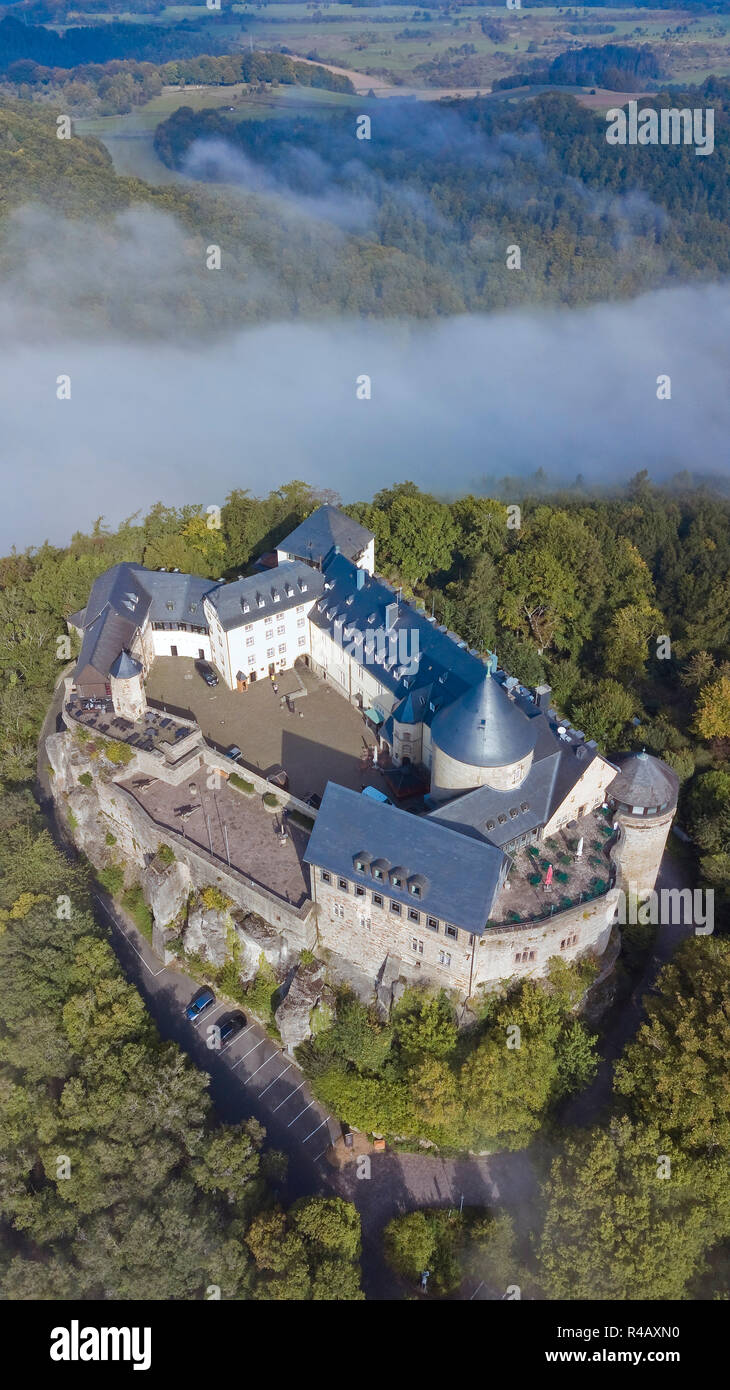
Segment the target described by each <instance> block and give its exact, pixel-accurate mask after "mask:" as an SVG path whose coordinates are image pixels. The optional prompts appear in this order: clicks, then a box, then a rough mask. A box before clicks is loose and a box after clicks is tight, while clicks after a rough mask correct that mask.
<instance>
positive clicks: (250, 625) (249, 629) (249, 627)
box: [243, 623, 253, 632]
mask: <svg viewBox="0 0 730 1390" xmlns="http://www.w3.org/2000/svg"><path fill="white" fill-rule="evenodd" d="M243 630H244V632H253V623H246V626H245V627H244V629H243Z"/></svg>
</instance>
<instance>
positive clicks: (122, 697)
mask: <svg viewBox="0 0 730 1390" xmlns="http://www.w3.org/2000/svg"><path fill="white" fill-rule="evenodd" d="M143 677H144V668H143V666H142V664H141V662H139V661H136V660H135V658H134V657H133V656H130V655H129V652H120V654H119V656H118V657H117V659H116V661H115V662H114V664H113V666H112V667H111V669H110V671H109V679H110V684H111V691H112V704H113V705H114V713H115V714H118V715H120V716H121V717H122V718H123V719H131V720H133V721H136V720H137V719H143V718H144V713H145V710H146V709H147V696H146V695H145V690H144V679H143Z"/></svg>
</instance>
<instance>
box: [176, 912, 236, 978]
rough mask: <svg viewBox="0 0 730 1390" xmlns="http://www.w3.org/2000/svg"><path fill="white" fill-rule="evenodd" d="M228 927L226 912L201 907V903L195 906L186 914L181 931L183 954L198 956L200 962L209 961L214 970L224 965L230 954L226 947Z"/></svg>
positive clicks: (228, 919)
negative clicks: (184, 923) (186, 918)
mask: <svg viewBox="0 0 730 1390" xmlns="http://www.w3.org/2000/svg"><path fill="white" fill-rule="evenodd" d="M230 927H231V918H230V914H229V913H228V912H225V911H221V910H220V909H219V908H217V907H203V905H202V904H201V903H197V904H195V906H193V907H191V909H190V912H189V913H188V920H187V923H186V926H185V927H184V929H183V934H182V942H183V948H184V951H185V954H186V955H188V956H200V958H201V960H207V961H209V962H210V964H211V965H214V966H215V967H216V968H219V967H220V966H221V965H225V963H226V961H227V960H228V958H229V956H230V954H231V953H230V950H229V946H228V934H229V931H230Z"/></svg>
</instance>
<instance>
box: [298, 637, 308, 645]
mask: <svg viewBox="0 0 730 1390" xmlns="http://www.w3.org/2000/svg"><path fill="white" fill-rule="evenodd" d="M306 645H307V639H306V637H300V638H299V641H298V642H297V646H298V647H306Z"/></svg>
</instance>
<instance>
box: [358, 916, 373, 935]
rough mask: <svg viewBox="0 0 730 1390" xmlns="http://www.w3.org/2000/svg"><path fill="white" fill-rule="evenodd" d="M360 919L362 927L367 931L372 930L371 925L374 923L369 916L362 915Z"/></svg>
mask: <svg viewBox="0 0 730 1390" xmlns="http://www.w3.org/2000/svg"><path fill="white" fill-rule="evenodd" d="M359 921H360V926H361V927H364V929H365V930H366V931H370V928H371V926H372V923H371V921H370V918H369V917H365V916H361V917H360V918H359Z"/></svg>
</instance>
